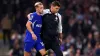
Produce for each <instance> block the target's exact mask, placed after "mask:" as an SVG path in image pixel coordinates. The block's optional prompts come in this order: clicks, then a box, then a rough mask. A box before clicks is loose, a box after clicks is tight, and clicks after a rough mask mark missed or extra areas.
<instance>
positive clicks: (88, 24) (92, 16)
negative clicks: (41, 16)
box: [0, 0, 100, 56]
mask: <svg viewBox="0 0 100 56" xmlns="http://www.w3.org/2000/svg"><path fill="white" fill-rule="evenodd" d="M37 1H41V2H43V4H44V6H45V8H49V4H50V3H51V2H52V1H54V0H0V56H14V55H17V56H23V45H24V44H23V39H24V36H25V29H26V27H25V24H26V22H27V14H28V13H30V12H34V11H35V9H34V3H35V2H37ZM58 1H60V3H61V9H60V11H59V13H60V14H61V15H62V25H63V38H64V39H63V43H62V45H61V50H62V51H63V54H64V55H65V56H100V0H58ZM35 53H36V51H35V49H33V53H32V54H33V55H34V56H35ZM49 55H50V56H54V52H53V51H52V50H50V51H49Z"/></svg>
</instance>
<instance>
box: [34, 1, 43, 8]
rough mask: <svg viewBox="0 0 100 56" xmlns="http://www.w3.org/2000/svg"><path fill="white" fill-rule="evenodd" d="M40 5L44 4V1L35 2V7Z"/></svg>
mask: <svg viewBox="0 0 100 56" xmlns="http://www.w3.org/2000/svg"><path fill="white" fill-rule="evenodd" d="M39 5H43V3H41V2H36V3H35V4H34V7H35V8H36V7H38V6H39Z"/></svg>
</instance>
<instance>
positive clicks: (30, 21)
mask: <svg viewBox="0 0 100 56" xmlns="http://www.w3.org/2000/svg"><path fill="white" fill-rule="evenodd" d="M28 19H29V20H28V21H27V23H26V28H27V30H28V31H29V32H30V33H31V34H32V38H33V39H34V40H36V39H37V37H36V35H35V34H34V31H33V30H32V27H31V25H32V21H33V19H34V18H33V17H30V18H28Z"/></svg>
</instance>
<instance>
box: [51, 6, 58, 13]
mask: <svg viewBox="0 0 100 56" xmlns="http://www.w3.org/2000/svg"><path fill="white" fill-rule="evenodd" d="M59 9H60V7H59V6H51V10H52V12H53V13H57V12H58V11H59Z"/></svg>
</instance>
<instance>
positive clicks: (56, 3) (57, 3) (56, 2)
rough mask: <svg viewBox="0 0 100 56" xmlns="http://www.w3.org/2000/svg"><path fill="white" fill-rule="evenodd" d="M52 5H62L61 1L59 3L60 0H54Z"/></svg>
mask: <svg viewBox="0 0 100 56" xmlns="http://www.w3.org/2000/svg"><path fill="white" fill-rule="evenodd" d="M51 5H53V6H58V7H60V6H61V5H60V3H59V1H53V2H52V3H51Z"/></svg>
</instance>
